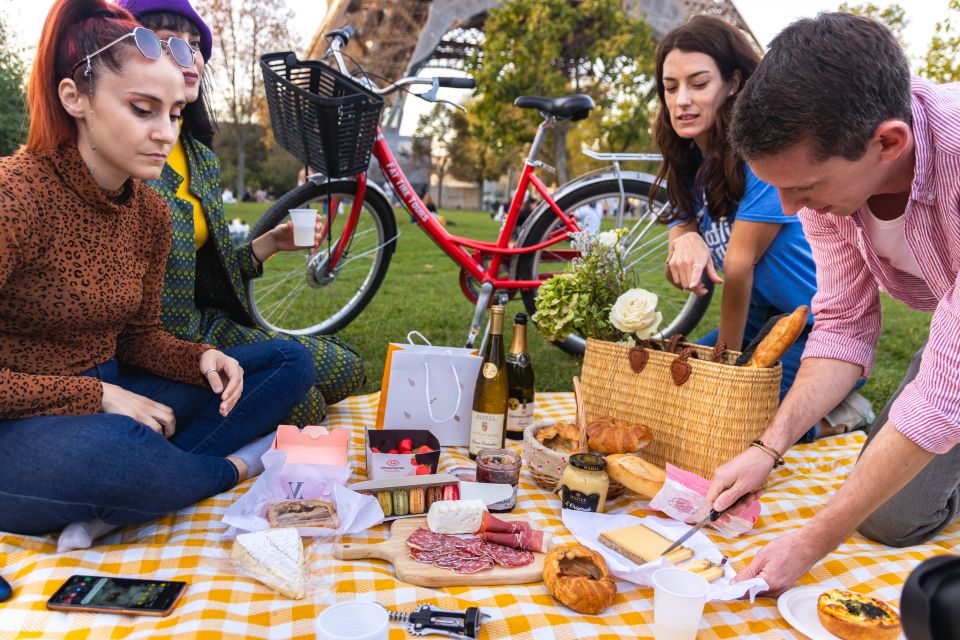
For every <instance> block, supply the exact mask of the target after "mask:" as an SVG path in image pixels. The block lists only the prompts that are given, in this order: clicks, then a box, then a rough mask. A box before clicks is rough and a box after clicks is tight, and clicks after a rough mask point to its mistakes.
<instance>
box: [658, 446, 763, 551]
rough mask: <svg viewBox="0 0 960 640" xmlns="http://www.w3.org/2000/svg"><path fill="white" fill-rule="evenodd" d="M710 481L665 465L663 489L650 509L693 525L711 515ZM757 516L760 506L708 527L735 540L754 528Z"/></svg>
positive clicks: (756, 503)
mask: <svg viewBox="0 0 960 640" xmlns="http://www.w3.org/2000/svg"><path fill="white" fill-rule="evenodd" d="M709 488H710V481H709V480H707V479H705V478H701V477H700V476H698V475H697V474H695V473H691V472H689V471H684V470H683V469H680V468H678V467H675V466H673V465H672V464H667V479H666V481H665V482H664V483H663V488H662V489H660V491H659V492H658V493H657V495H655V496H654V497H653V500H651V501H650V508H651V509H656V510H657V511H662V512H663V513H665V514H667V515H668V516H670V517H671V518H673V519H674V520H679V521H681V522H686V523H687V524H696V523H697V522H700V521H701V520H703V519H704V518H705V517H707V514H708V513H709V512H710V505H709V504H707V498H706V496H707V490H708V489H709ZM759 517H760V503H759V502H754V503H753V504H752V505H750V508H749V509H747V510H745V511H742V512H740V513H738V514H737V515H735V516H733V515H732V516H730V520H729V522H712V523H710V526H711V527H713V528H714V529H716V530H717V531H719V532H720V533H721V534H723V535H724V536H726V537H729V538H735V537H736V536H739V535H743V534H744V533H746V532H747V531H749V530H750V529H752V528H753V525H754V524H756V522H757V519H758V518H759Z"/></svg>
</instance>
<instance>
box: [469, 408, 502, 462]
mask: <svg viewBox="0 0 960 640" xmlns="http://www.w3.org/2000/svg"><path fill="white" fill-rule="evenodd" d="M503 421H504V415H503V414H502V413H481V412H480V411H474V412H472V414H471V421H470V453H473V454H477V453H479V452H480V451H482V450H484V449H499V448H500V447H502V446H503Z"/></svg>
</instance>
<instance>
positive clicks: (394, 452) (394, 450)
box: [387, 449, 400, 455]
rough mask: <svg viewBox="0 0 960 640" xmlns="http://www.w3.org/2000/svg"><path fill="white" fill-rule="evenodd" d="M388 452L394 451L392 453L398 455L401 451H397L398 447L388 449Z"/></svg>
mask: <svg viewBox="0 0 960 640" xmlns="http://www.w3.org/2000/svg"><path fill="white" fill-rule="evenodd" d="M387 453H392V454H394V455H396V454H398V453H400V452H399V451H397V450H396V449H390V451H387Z"/></svg>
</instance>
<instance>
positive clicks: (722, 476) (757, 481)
mask: <svg viewBox="0 0 960 640" xmlns="http://www.w3.org/2000/svg"><path fill="white" fill-rule="evenodd" d="M773 462H774V460H773V458H772V457H771V456H769V455H768V454H766V453H764V452H763V451H761V450H760V449H758V448H757V447H749V448H748V449H747V450H746V451H744V452H743V453H741V454H740V455H738V456H737V457H736V458H733V459H732V460H730V461H728V462H725V463H724V464H722V465H720V466H719V467H717V470H716V471H715V472H714V474H713V480H712V481H711V482H710V488H709V489H708V490H707V504H711V505H713V508H714V509H715V510H717V511H723V510H724V509H726V508H727V507H729V506H730V505H732V504H733V503H734V502H736V501H737V500H738V499H739V498H740V497H741V496H743V495H746V494H748V493H753V494H754V495H753V496H751V497H748V498H746V499H745V500H744V501H743V502H742V503H741V504H738V505H737V506H736V507H734V508H732V509H731V510H730V514H729V515H736V514H738V513H740V512H741V511H743V510H744V509H747V508H749V507H750V505H752V504H753V503H754V501H755V500H757V499H758V498H759V497H760V494H759V489H760V487H762V486H763V484H764V483H765V482H766V481H767V477H768V476H769V475H770V472H771V471H772V470H773ZM724 515H726V514H724Z"/></svg>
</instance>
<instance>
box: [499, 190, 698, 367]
mask: <svg viewBox="0 0 960 640" xmlns="http://www.w3.org/2000/svg"><path fill="white" fill-rule="evenodd" d="M651 187H652V183H651V182H650V181H647V180H645V179H636V178H631V179H624V180H623V191H624V202H623V215H622V218H621V219H620V223H619V226H620V227H622V228H624V229H626V231H627V233H626V235H625V236H624V237H623V239H622V240H621V246H622V247H623V264H624V271H626V272H627V273H628V274H629V275H630V276H631V277H632V278H634V279H635V281H636V284H637V286H638V287H642V288H643V289H647V290H648V291H652V292H654V293H656V294H657V296H658V298H659V302H658V305H657V308H658V309H659V310H660V312H661V313H662V314H663V323H662V324H661V326H660V332H659V333H660V334H662V335H663V336H664V337H669V336H672V335H674V334H677V333H680V334H688V333H690V332H691V331H693V329H694V328H695V327H696V326H697V323H698V322H700V319H701V318H702V317H703V314H704V313H706V310H707V307H708V306H709V305H710V298H711V296H712V295H713V283H712V282H711V281H709V280H706V281H705V285H706V287H707V294H706V295H705V296H702V297H701V296H697V295H694V294H693V293H689V292H687V291H681V290H679V289H675V288H674V287H673V286H671V285H670V283H669V282H667V279H666V277H665V275H664V264H665V263H666V260H667V248H668V247H667V232H668V228H667V225H664V224H660V223H659V222H657V215H658V214H659V213H660V212H661V211H663V210H664V209H665V208H666V207H667V206H669V205H668V204H667V201H666V193H665V191H664V190H661V191H660V192H659V193H658V197H657V198H656V199H654V200H651V199H650V197H649V194H650V190H651ZM620 200H621V195H620V183H619V182H618V181H617V180H616V179H614V178H611V179H610V180H600V181H597V182H593V183H590V184H585V185H584V186H583V187H581V188H579V189H575V190H574V191H571V192H570V193H568V194H566V195H564V196H563V197H561V198H560V199H559V200H557V206H559V207H560V208H561V209H562V210H563V211H564V213H566V214H567V215H573V212H575V211H577V209H579V208H581V207H592V208H593V210H594V211H597V210H602V211H604V212H605V213H604V215H603V219H602V220H603V221H602V226H601V228H602V229H603V230H608V229H613V228H615V227H617V226H618V222H617V213H618V211H619V210H620ZM531 225H532V226H531V227H530V231H529V233H527V234H526V237H525V239H524V242H523V246H527V247H528V246H535V245H537V244H540V243H541V242H544V241H546V240H547V239H549V238H550V237H551V236H553V235H554V234H555V233H556V232H557V231H558V230H560V229H562V228H563V222H562V221H561V220H560V218H558V217H557V216H556V215H554V213H553V212H552V211H551V210H550V209H546V210H544V211H543V212H542V213H541V214H539V216H538V217H537V219H535V220H533V221H532V222H531ZM575 256H576V253H575V252H574V251H573V250H572V248H571V246H570V243H569V241H567V240H564V241H562V242H558V243H556V244H554V245H551V246H549V247H547V248H546V249H541V250H540V251H536V252H531V253H528V254H522V255H521V256H520V260H519V263H518V267H517V272H518V275H519V277H520V279H523V280H546V279H548V278H550V277H551V276H552V275H554V274H557V273H561V272H562V271H563V270H564V269H565V268H566V266H567V264H568V263H569V262H570V260H571V259H572V258H573V257H575ZM536 296H537V289H528V290H525V291H523V303H524V306H525V307H526V309H527V312H528V313H530V314H531V315H532V314H533V313H535V312H536ZM554 344H556V346H558V347H560V348H561V349H563V350H564V351H566V352H567V353H572V354H574V355H580V354H582V353H583V351H584V349H585V348H586V341H585V340H584V339H583V338H581V337H579V336H575V335H572V334H571V335H569V336H567V337H566V338H565V339H564V340H562V341H557V342H555V343H554Z"/></svg>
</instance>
